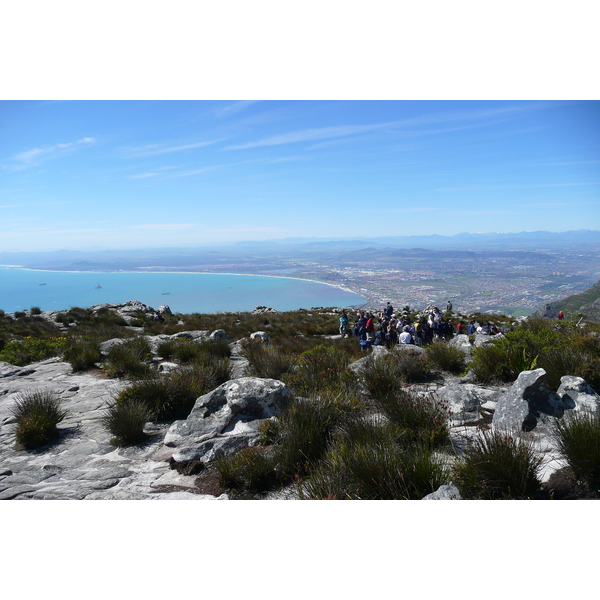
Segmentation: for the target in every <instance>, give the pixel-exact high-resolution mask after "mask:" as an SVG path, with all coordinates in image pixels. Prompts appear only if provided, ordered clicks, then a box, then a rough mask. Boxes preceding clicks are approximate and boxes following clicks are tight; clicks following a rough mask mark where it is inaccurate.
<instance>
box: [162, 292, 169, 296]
mask: <svg viewBox="0 0 600 600" xmlns="http://www.w3.org/2000/svg"><path fill="white" fill-rule="evenodd" d="M170 293H171V292H163V293H162V295H163V296H168V295H169V294H170Z"/></svg>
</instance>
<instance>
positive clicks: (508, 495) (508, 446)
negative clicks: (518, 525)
mask: <svg viewBox="0 0 600 600" xmlns="http://www.w3.org/2000/svg"><path fill="white" fill-rule="evenodd" d="M541 462H542V459H541V458H540V457H538V456H537V455H536V454H535V451H534V449H533V446H532V445H531V444H530V443H528V442H526V441H524V440H521V439H515V438H513V437H511V436H510V435H505V434H503V433H502V432H499V431H492V432H489V431H488V432H483V434H482V436H481V437H478V438H476V439H475V440H474V442H473V445H472V447H471V448H470V449H469V450H468V451H467V452H466V453H465V454H464V455H463V456H461V457H459V458H458V459H457V462H456V464H455V466H454V478H453V479H454V483H455V484H456V485H457V486H458V488H459V489H460V491H461V494H462V496H463V498H478V499H484V500H493V499H496V500H499V499H527V498H534V497H535V496H536V494H537V493H538V492H539V490H540V487H541V483H540V480H539V478H538V472H539V469H540V465H541Z"/></svg>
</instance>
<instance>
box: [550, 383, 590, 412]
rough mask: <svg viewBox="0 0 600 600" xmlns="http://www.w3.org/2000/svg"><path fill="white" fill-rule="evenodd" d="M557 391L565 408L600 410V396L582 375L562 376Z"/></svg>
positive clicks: (586, 410) (588, 410)
mask: <svg viewBox="0 0 600 600" xmlns="http://www.w3.org/2000/svg"><path fill="white" fill-rule="evenodd" d="M556 393H557V394H558V395H559V396H560V397H561V399H562V401H563V403H564V405H565V408H571V409H573V410H575V411H585V412H590V413H597V412H599V411H600V396H599V395H598V394H597V393H596V392H595V391H594V390H593V389H592V387H591V386H590V385H589V384H588V383H587V381H586V380H585V379H582V378H581V377H575V376H574V375H565V376H564V377H561V378H560V387H559V388H558V390H557V392H556Z"/></svg>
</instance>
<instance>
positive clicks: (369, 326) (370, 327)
mask: <svg viewBox="0 0 600 600" xmlns="http://www.w3.org/2000/svg"><path fill="white" fill-rule="evenodd" d="M367 316H368V319H367V322H366V324H365V329H366V330H367V339H368V340H369V341H370V342H372V341H373V340H374V339H375V321H374V320H373V315H372V314H371V313H369V314H368V315H367Z"/></svg>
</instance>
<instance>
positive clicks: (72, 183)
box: [0, 100, 600, 251]
mask: <svg viewBox="0 0 600 600" xmlns="http://www.w3.org/2000/svg"><path fill="white" fill-rule="evenodd" d="M0 131H1V132H2V135H1V137H0V210H1V214H2V219H1V220H0V251H13V250H52V249H59V248H67V249H69V248H73V249H77V248H90V247H95V246H97V247H102V248H128V247H148V246H183V245H185V246H194V245H202V244H205V243H213V242H233V241H243V240H264V239H280V238H288V237H357V236H387V235H413V234H414V235H423V234H439V235H452V234H456V233H460V232H464V231H468V232H491V231H535V230H541V229H545V230H549V231H566V230H573V229H600V102H598V101H581V102H577V101H564V102H563V101H404V100H399V101H358V100H357V101H348V100H343V101H248V102H246V101H133V100H132V101H17V100H15V101H2V102H0Z"/></svg>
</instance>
